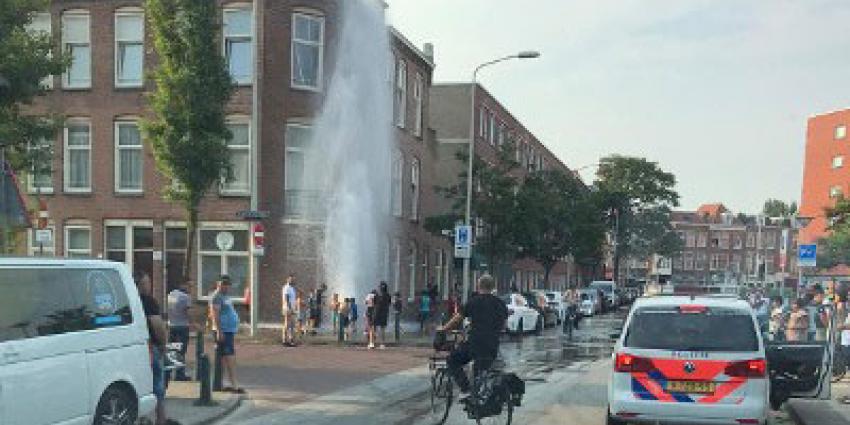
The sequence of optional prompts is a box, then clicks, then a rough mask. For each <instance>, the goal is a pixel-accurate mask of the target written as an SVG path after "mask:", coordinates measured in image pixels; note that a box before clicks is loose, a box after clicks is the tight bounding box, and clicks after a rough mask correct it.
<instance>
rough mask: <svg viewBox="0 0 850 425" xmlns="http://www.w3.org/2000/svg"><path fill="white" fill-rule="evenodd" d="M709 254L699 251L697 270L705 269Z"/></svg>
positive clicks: (695, 266)
mask: <svg viewBox="0 0 850 425" xmlns="http://www.w3.org/2000/svg"><path fill="white" fill-rule="evenodd" d="M707 258H708V255H707V254H706V253H705V252H697V259H696V264H695V265H694V269H695V270H705V266H706V264H705V263H706V259H707Z"/></svg>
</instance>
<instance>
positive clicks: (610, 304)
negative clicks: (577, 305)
mask: <svg viewBox="0 0 850 425" xmlns="http://www.w3.org/2000/svg"><path fill="white" fill-rule="evenodd" d="M588 287H589V288H592V289H598V290H601V291H602V292H603V293H604V294H605V300H604V302H605V306H604V307H603V310H606V311H607V310H610V309H615V308H617V307H619V306H620V297H619V296H617V291H615V289H616V288H617V284H616V283H615V282H613V281H610V280H597V281H594V282H590V286H588Z"/></svg>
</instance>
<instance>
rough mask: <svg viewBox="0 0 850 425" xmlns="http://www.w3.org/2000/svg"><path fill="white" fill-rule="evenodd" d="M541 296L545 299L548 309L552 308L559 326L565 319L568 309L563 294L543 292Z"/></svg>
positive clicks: (568, 306)
mask: <svg viewBox="0 0 850 425" xmlns="http://www.w3.org/2000/svg"><path fill="white" fill-rule="evenodd" d="M543 296H545V297H546V303H547V304H549V307H552V308H553V309H554V310H555V312H557V313H558V324H561V323H562V322H563V321H564V318H565V317H567V310H568V309H569V308H570V305H569V304H568V303H567V301H566V299H564V294H563V293H562V292H558V291H548V292H544V293H543Z"/></svg>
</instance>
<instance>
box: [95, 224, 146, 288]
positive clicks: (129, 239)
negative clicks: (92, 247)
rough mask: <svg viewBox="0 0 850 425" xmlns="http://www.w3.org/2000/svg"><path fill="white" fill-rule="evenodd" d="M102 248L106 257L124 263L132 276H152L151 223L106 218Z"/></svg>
mask: <svg viewBox="0 0 850 425" xmlns="http://www.w3.org/2000/svg"><path fill="white" fill-rule="evenodd" d="M104 248H105V253H106V258H107V259H109V260H112V261H117V262H119V263H124V264H126V265H127V266H129V267H130V270H132V271H133V275H134V276H136V275H140V274H146V275H148V276H149V277H151V278H153V251H154V249H153V223H151V222H136V223H134V222H122V221H110V220H107V222H106V229H105V236H104Z"/></svg>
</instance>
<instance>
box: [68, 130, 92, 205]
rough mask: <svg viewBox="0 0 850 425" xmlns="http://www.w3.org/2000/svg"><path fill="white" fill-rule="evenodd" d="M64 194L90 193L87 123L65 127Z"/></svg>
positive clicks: (89, 150) (89, 148) (89, 146)
mask: <svg viewBox="0 0 850 425" xmlns="http://www.w3.org/2000/svg"><path fill="white" fill-rule="evenodd" d="M64 163H65V165H64V169H65V192H77V193H80V192H91V133H90V128H89V123H88V122H87V121H73V120H69V123H68V126H67V127H65V157H64Z"/></svg>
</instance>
